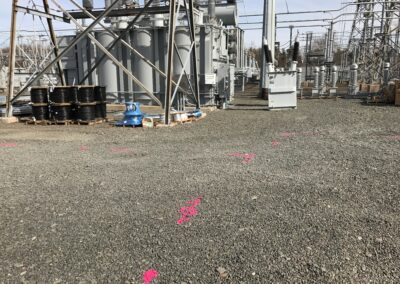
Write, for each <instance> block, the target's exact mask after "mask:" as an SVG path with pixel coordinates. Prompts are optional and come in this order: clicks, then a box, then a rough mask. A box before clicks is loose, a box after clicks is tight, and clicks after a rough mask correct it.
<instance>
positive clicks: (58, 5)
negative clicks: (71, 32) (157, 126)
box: [51, 0, 162, 106]
mask: <svg viewBox="0 0 400 284" xmlns="http://www.w3.org/2000/svg"><path fill="white" fill-rule="evenodd" d="M51 1H52V2H53V3H54V4H55V5H56V6H57V7H58V8H59V9H60V10H62V11H63V12H64V13H65V14H66V15H68V16H70V15H69V13H68V12H67V11H66V10H65V9H64V8H63V7H62V6H61V5H60V4H59V3H58V1H57V0H51ZM70 19H71V21H72V22H73V23H74V24H75V25H76V26H77V27H78V28H79V29H80V30H81V31H82V32H84V31H85V28H84V27H82V26H81V25H80V24H79V23H78V21H77V20H75V19H74V18H72V17H71V16H70ZM87 36H88V37H89V38H90V39H91V40H92V42H93V43H94V44H95V45H96V46H97V47H98V48H99V49H100V50H101V51H102V52H103V53H104V54H106V56H107V57H108V58H110V59H111V60H112V61H113V62H114V64H115V65H116V66H118V67H119V68H121V70H122V71H123V72H124V73H125V74H126V75H127V76H128V77H129V78H131V80H133V81H134V82H135V83H136V84H137V85H138V86H139V87H140V88H142V89H143V90H144V91H145V92H146V94H147V95H148V96H149V97H150V98H152V99H153V100H154V101H155V102H156V103H157V104H159V105H160V106H161V105H162V103H161V102H160V100H159V99H158V98H157V97H156V96H154V94H153V93H152V92H151V91H150V90H148V89H147V88H146V87H145V86H144V85H143V84H142V82H140V80H139V79H137V78H136V77H135V76H134V75H133V74H132V73H131V72H130V71H129V70H128V69H127V68H126V67H125V66H124V65H123V64H121V63H120V62H119V61H118V59H116V58H115V57H114V56H113V55H112V54H111V53H110V52H109V51H108V49H109V47H108V48H106V47H104V46H103V45H102V44H101V43H100V42H99V41H98V40H97V39H96V38H95V37H94V36H93V35H91V34H90V33H89V34H88V35H87Z"/></svg>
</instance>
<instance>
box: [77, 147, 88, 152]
mask: <svg viewBox="0 0 400 284" xmlns="http://www.w3.org/2000/svg"><path fill="white" fill-rule="evenodd" d="M79 151H81V152H87V151H89V147H86V146H81V147H80V148H79Z"/></svg>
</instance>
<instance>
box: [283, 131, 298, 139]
mask: <svg viewBox="0 0 400 284" xmlns="http://www.w3.org/2000/svg"><path fill="white" fill-rule="evenodd" d="M280 135H281V137H283V138H290V137H295V136H296V132H282V133H281V134H280Z"/></svg>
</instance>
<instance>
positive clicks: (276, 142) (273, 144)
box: [272, 140, 281, 148]
mask: <svg viewBox="0 0 400 284" xmlns="http://www.w3.org/2000/svg"><path fill="white" fill-rule="evenodd" d="M279 145H281V142H279V141H276V140H274V141H272V147H274V148H276V147H278V146H279Z"/></svg>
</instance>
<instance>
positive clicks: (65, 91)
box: [50, 87, 71, 104]
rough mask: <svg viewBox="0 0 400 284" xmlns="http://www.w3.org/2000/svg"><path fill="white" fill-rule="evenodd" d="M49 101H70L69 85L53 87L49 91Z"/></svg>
mask: <svg viewBox="0 0 400 284" xmlns="http://www.w3.org/2000/svg"><path fill="white" fill-rule="evenodd" d="M50 101H51V102H52V103H56V104H65V103H70V102H71V97H70V87H55V88H54V90H53V92H51V93H50Z"/></svg>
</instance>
